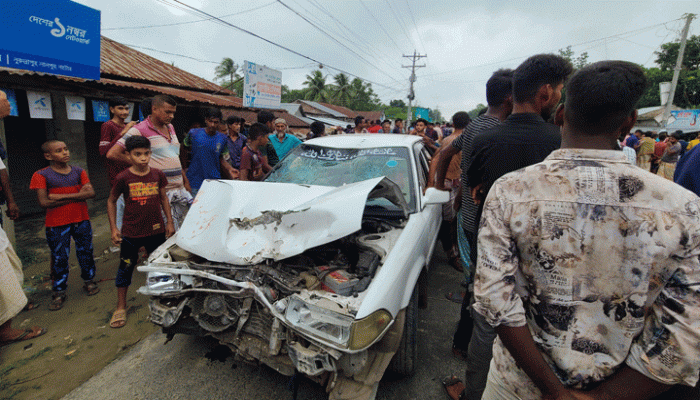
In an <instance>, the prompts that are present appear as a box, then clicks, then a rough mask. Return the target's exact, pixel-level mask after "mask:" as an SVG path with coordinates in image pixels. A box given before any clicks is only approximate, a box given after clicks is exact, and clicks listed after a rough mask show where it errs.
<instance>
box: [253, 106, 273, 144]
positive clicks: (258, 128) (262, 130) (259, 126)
mask: <svg viewBox="0 0 700 400" xmlns="http://www.w3.org/2000/svg"><path fill="white" fill-rule="evenodd" d="M263 112H268V111H261V113H263ZM258 115H260V114H258ZM269 133H270V128H268V127H267V125H265V124H263V123H262V122H256V123H254V124H253V125H251V127H250V129H248V140H249V141H251V142H252V141H254V140H255V139H257V138H259V137H260V136H263V135H267V134H269Z"/></svg>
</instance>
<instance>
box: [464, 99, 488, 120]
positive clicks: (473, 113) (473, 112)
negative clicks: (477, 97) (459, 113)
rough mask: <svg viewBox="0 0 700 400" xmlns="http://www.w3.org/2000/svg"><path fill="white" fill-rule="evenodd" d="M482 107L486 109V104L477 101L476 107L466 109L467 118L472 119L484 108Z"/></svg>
mask: <svg viewBox="0 0 700 400" xmlns="http://www.w3.org/2000/svg"><path fill="white" fill-rule="evenodd" d="M484 109H486V106H485V105H483V104H481V103H479V104H477V105H476V107H474V109H473V110H471V111H467V114H469V118H471V119H474V118H476V117H478V116H479V113H480V112H481V110H484Z"/></svg>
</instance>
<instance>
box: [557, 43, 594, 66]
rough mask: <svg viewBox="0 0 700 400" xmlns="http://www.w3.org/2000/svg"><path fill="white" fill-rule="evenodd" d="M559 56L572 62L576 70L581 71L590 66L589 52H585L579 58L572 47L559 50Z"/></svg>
mask: <svg viewBox="0 0 700 400" xmlns="http://www.w3.org/2000/svg"><path fill="white" fill-rule="evenodd" d="M559 55H560V56H562V57H564V58H566V59H567V60H569V61H571V64H572V65H573V66H574V68H576V69H579V68H582V67H585V66H586V65H588V52H586V51H584V52H583V53H581V54H580V55H579V56H578V57H576V56H575V55H576V54H575V53H574V51H573V50H571V46H566V49H559Z"/></svg>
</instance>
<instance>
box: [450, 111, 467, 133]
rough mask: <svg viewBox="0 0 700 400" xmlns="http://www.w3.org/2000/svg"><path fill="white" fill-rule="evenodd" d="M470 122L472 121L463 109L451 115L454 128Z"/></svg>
mask: <svg viewBox="0 0 700 400" xmlns="http://www.w3.org/2000/svg"><path fill="white" fill-rule="evenodd" d="M470 122H472V119H471V118H469V114H467V113H466V112H464V111H458V112H456V113H455V115H453V116H452V123H454V124H455V129H464V128H466V127H467V125H469V123H470Z"/></svg>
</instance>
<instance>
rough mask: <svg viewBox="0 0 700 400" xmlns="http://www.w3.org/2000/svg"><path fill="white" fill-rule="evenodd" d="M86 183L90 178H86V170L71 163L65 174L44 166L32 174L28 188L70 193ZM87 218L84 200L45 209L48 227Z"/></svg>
mask: <svg viewBox="0 0 700 400" xmlns="http://www.w3.org/2000/svg"><path fill="white" fill-rule="evenodd" d="M88 183H90V179H88V175H87V172H85V171H84V170H83V169H82V168H80V167H76V166H74V165H71V166H70V172H69V173H67V174H60V173H58V172H56V171H54V170H53V169H51V167H46V168H43V169H40V170H38V171H36V172H35V173H34V175H32V180H31V182H30V183H29V188H30V189H46V191H47V193H48V194H72V193H78V192H80V189H81V188H82V187H83V186H85V185H86V184H88ZM89 219H90V216H89V215H88V209H87V203H86V202H85V200H83V201H75V202H71V203H68V204H66V205H63V206H60V207H54V208H48V209H46V226H47V227H49V228H52V227H55V226H63V225H68V224H74V223H77V222H83V221H85V220H89Z"/></svg>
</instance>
